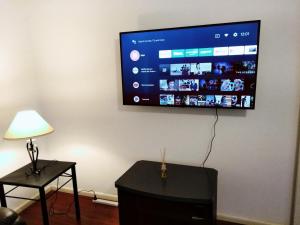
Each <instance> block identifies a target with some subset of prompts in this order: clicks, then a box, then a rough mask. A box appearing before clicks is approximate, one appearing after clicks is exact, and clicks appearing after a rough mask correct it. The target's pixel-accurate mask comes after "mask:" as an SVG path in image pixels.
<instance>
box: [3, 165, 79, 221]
mask: <svg viewBox="0 0 300 225" xmlns="http://www.w3.org/2000/svg"><path fill="white" fill-rule="evenodd" d="M75 165H76V163H75V162H63V161H50V160H39V161H38V168H39V169H41V173H40V174H39V175H28V174H29V173H30V167H31V163H29V164H27V165H26V166H23V167H22V168H20V169H18V170H16V171H14V172H12V173H10V174H8V175H6V176H5V177H2V178H1V179H0V202H1V206H3V207H7V203H6V198H17V199H26V200H32V201H39V200H40V202H41V209H42V215H43V224H44V225H49V218H48V210H47V198H46V195H45V187H46V186H47V185H48V184H49V183H51V182H52V181H53V180H55V179H56V178H58V177H60V176H63V177H69V179H68V180H67V181H66V182H65V183H64V184H62V185H61V186H60V187H59V188H58V190H59V189H60V188H62V187H63V186H64V185H66V184H67V183H68V182H70V181H71V180H72V181H73V192H74V203H75V211H76V219H77V220H80V208H79V199H78V188H77V180H76V170H75ZM70 169H71V172H72V174H68V173H67V171H68V170H70ZM4 185H12V186H15V187H13V188H12V189H10V190H9V191H7V192H4ZM18 187H27V188H36V189H39V193H40V198H39V199H31V198H25V197H19V196H13V195H9V193H11V192H12V191H13V190H15V189H17V188H18ZM54 193H55V192H54ZM54 193H52V194H54ZM51 196H52V195H50V196H48V198H49V197H51Z"/></svg>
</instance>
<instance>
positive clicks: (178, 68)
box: [159, 60, 256, 76]
mask: <svg viewBox="0 0 300 225" xmlns="http://www.w3.org/2000/svg"><path fill="white" fill-rule="evenodd" d="M255 73H256V62H255V61H254V60H247V61H246V60H244V61H238V62H197V63H176V64H160V65H159V74H160V75H167V76H190V75H200V76H201V75H254V74H255Z"/></svg>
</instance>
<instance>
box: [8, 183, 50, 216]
mask: <svg viewBox="0 0 300 225" xmlns="http://www.w3.org/2000/svg"><path fill="white" fill-rule="evenodd" d="M51 190H52V189H51V187H47V188H46V189H45V193H46V194H48V193H49V192H50V191H51ZM39 196H40V195H39V193H38V192H37V193H36V194H34V195H33V196H31V197H30V198H33V199H39ZM33 203H35V201H30V200H25V201H23V202H22V203H21V204H20V205H19V206H17V207H15V208H14V211H16V212H17V213H21V212H22V211H23V210H25V209H27V208H28V207H29V206H31V205H32V204H33Z"/></svg>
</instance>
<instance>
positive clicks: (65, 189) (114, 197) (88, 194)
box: [51, 186, 118, 202]
mask: <svg viewBox="0 0 300 225" xmlns="http://www.w3.org/2000/svg"><path fill="white" fill-rule="evenodd" d="M51 190H53V191H55V190H56V186H51ZM59 191H61V192H65V193H70V194H73V188H68V187H62V188H61V189H60V190H59ZM78 194H79V195H81V196H86V197H91V198H93V197H94V193H93V192H88V191H85V190H82V189H78ZM95 194H96V196H97V198H99V199H103V200H109V201H113V202H117V201H118V196H117V195H112V194H105V193H102V192H97V191H96V192H95Z"/></svg>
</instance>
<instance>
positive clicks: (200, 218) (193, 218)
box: [192, 216, 204, 220]
mask: <svg viewBox="0 0 300 225" xmlns="http://www.w3.org/2000/svg"><path fill="white" fill-rule="evenodd" d="M192 220H204V218H202V217H198V216H192Z"/></svg>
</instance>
